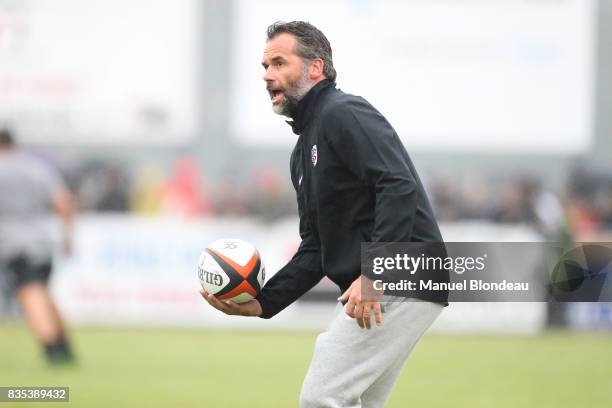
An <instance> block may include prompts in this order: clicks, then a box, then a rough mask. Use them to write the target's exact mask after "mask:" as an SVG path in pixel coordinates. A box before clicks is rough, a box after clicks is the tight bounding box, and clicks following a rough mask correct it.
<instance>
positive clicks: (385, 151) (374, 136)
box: [323, 98, 419, 242]
mask: <svg viewBox="0 0 612 408" xmlns="http://www.w3.org/2000/svg"><path fill="white" fill-rule="evenodd" d="M323 120H324V121H325V123H324V126H323V127H324V128H325V129H328V131H327V132H326V133H325V136H326V139H327V141H328V143H329V145H330V147H331V149H332V150H333V151H334V152H335V155H336V156H337V158H338V160H339V161H340V162H341V164H342V165H343V166H344V167H346V168H347V169H348V170H349V171H350V172H351V173H352V174H354V175H355V176H356V177H357V178H359V180H361V182H362V183H364V184H365V185H366V186H368V187H369V190H370V191H371V193H372V196H373V200H374V201H375V211H374V226H373V231H372V235H371V240H372V242H406V241H409V240H410V239H411V236H412V233H413V228H414V223H415V218H416V212H417V205H418V201H419V188H418V184H417V183H418V181H417V179H416V175H415V174H413V172H412V171H411V168H412V166H411V163H410V158H409V156H408V153H407V152H406V149H405V148H404V146H403V144H402V142H401V141H400V139H399V137H398V136H397V134H396V133H395V131H394V130H393V128H392V127H391V125H390V124H389V122H387V120H386V119H385V118H384V117H383V116H382V115H381V114H380V113H379V112H378V111H377V110H376V109H375V108H374V107H372V106H371V105H370V104H369V103H368V102H367V101H365V100H364V99H362V98H358V99H356V100H353V101H350V102H349V103H343V104H341V105H337V106H335V107H334V108H332V110H330V112H328V113H327V115H324V117H323Z"/></svg>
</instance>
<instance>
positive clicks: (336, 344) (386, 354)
mask: <svg viewBox="0 0 612 408" xmlns="http://www.w3.org/2000/svg"><path fill="white" fill-rule="evenodd" d="M262 65H263V67H264V69H265V74H264V77H263V79H264V80H265V82H266V85H267V90H268V93H269V96H270V98H271V101H272V108H273V110H274V111H275V112H276V113H277V114H280V115H284V116H288V117H290V118H291V119H292V121H289V122H288V123H289V124H290V125H291V127H292V129H293V132H294V133H295V134H297V135H298V139H297V143H296V146H295V148H294V150H293V153H292V155H291V179H292V182H293V186H294V188H295V190H296V193H297V201H298V210H299V215H300V236H301V238H302V242H301V244H300V246H299V249H298V251H297V253H296V254H295V256H294V257H293V258H292V259H291V261H289V263H288V264H287V265H286V266H285V267H283V268H282V269H281V270H280V271H279V272H278V273H277V274H276V275H275V276H274V277H272V278H271V279H270V281H269V282H268V283H267V284H266V285H265V286H264V288H263V289H262V291H261V293H260V294H259V295H258V296H257V298H256V299H254V300H252V301H250V302H247V303H242V304H239V305H238V304H235V303H233V302H231V301H226V302H222V301H220V300H219V299H217V298H215V297H214V296H213V295H210V294H208V293H206V292H203V293H202V295H203V297H204V298H205V299H206V300H207V301H208V302H209V303H210V304H211V305H212V306H213V307H215V308H217V309H219V310H221V311H222V312H224V313H226V314H233V315H246V316H259V317H262V318H271V317H272V316H274V315H276V314H277V313H278V312H280V311H281V310H283V309H284V308H286V307H287V306H288V305H290V304H291V303H293V302H294V301H295V300H296V299H298V298H299V297H300V296H302V295H303V294H304V293H306V292H307V291H308V290H310V289H311V288H312V287H313V286H315V285H316V284H317V283H318V282H319V281H320V280H321V279H322V278H323V277H324V276H327V277H328V278H329V279H331V280H332V281H333V282H335V283H336V284H337V285H338V286H339V288H340V290H341V292H342V295H341V296H340V297H339V298H338V300H339V301H342V302H343V303H346V304H345V307H344V311H345V313H346V314H345V313H342V312H340V313H338V315H337V317H336V319H335V320H334V322H333V323H332V324H331V326H330V328H329V329H328V330H327V331H326V332H325V333H323V334H321V335H320V336H319V338H318V339H317V344H316V348H315V353H314V356H313V361H312V363H311V366H310V369H309V372H308V374H307V376H306V379H305V381H304V385H303V388H302V395H301V406H302V407H328V408H329V407H379V406H383V405H384V402H385V401H386V399H387V397H388V395H389V393H390V391H391V389H392V387H393V384H394V383H395V380H396V379H397V377H398V375H399V374H400V372H401V368H402V366H403V364H404V362H405V361H406V359H407V358H408V355H409V353H410V351H411V350H412V349H413V347H414V346H415V345H416V343H417V342H418V340H419V339H420V337H421V335H422V334H423V333H424V332H425V331H426V330H427V328H428V327H429V326H430V325H431V323H432V322H433V321H434V320H435V318H436V317H437V316H438V315H439V313H440V311H441V310H442V305H443V304H444V303H445V302H446V298H444V297H443V296H440V297H438V298H437V297H435V296H434V298H427V299H421V300H418V299H409V300H408V301H406V299H403V300H404V302H399V301H396V302H393V301H387V302H386V303H384V304H383V305H381V301H378V299H370V298H367V299H366V298H364V296H363V295H362V291H363V290H364V288H362V283H363V282H364V279H366V278H364V277H360V270H361V267H360V262H361V257H360V251H361V242H373V243H382V242H440V241H442V238H441V235H440V231H439V229H438V226H437V223H436V221H435V219H434V216H433V213H432V210H431V207H430V205H429V202H428V199H427V196H426V194H425V192H424V189H423V187H422V185H421V182H420V181H419V178H418V176H417V173H416V170H415V168H414V166H413V165H412V162H411V161H410V158H409V157H408V154H407V153H406V150H405V149H404V147H403V145H402V143H401V141H400V139H399V137H398V136H397V134H396V133H395V131H394V130H393V128H392V127H391V125H390V124H389V123H388V122H387V121H386V119H385V118H384V117H383V116H382V115H381V114H380V113H379V112H378V111H377V110H376V109H375V108H374V107H372V106H371V105H370V104H369V103H368V102H367V101H366V100H365V99H363V98H361V97H357V96H353V95H350V94H345V93H344V92H342V91H340V90H339V89H337V88H336V86H335V79H336V71H335V70H334V67H333V61H332V51H331V46H330V44H329V42H328V40H327V38H326V37H325V36H324V34H323V33H322V32H321V31H319V30H318V29H317V28H316V27H314V26H312V25H311V24H309V23H305V22H300V21H296V22H290V23H282V22H279V23H275V24H273V25H271V26H270V27H269V28H268V41H267V45H266V49H265V51H264V57H263V62H262ZM366 282H367V281H366ZM416 297H418V296H416ZM395 300H397V299H395ZM383 313H384V316H385V317H384V320H385V324H384V325H383V324H382V323H383ZM372 315H373V316H374V322H375V325H373V324H372ZM347 316H348V317H347ZM353 319H355V322H356V323H357V324H355V323H353ZM364 328H365V329H371V330H365V331H364V330H361V329H364Z"/></svg>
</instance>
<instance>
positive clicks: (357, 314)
mask: <svg viewBox="0 0 612 408" xmlns="http://www.w3.org/2000/svg"><path fill="white" fill-rule="evenodd" d="M355 319H357V324H358V325H359V327H361V328H362V329H363V328H364V327H365V326H364V324H363V306H362V305H357V306H356V307H355Z"/></svg>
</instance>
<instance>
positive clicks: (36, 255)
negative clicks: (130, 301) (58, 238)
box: [0, 129, 74, 364]
mask: <svg viewBox="0 0 612 408" xmlns="http://www.w3.org/2000/svg"><path fill="white" fill-rule="evenodd" d="M53 212H55V213H56V214H57V215H59V217H60V218H61V220H62V221H63V226H64V242H63V248H64V251H65V253H66V254H69V253H70V252H71V250H72V224H73V214H74V207H73V200H72V195H71V194H70V192H69V190H68V189H67V187H66V186H65V184H64V183H63V181H62V179H61V177H60V176H59V175H58V174H56V173H55V172H54V171H53V170H52V169H51V168H48V167H47V166H45V165H44V164H43V163H42V162H41V161H39V160H37V159H36V158H34V157H33V156H31V155H28V154H27V153H25V152H23V151H21V150H20V149H18V148H17V146H16V145H15V141H14V138H13V135H12V133H11V132H10V131H9V130H7V129H0V270H1V271H2V273H6V274H7V275H8V276H7V280H8V281H9V283H10V285H11V287H12V288H13V289H14V292H15V296H16V298H17V302H18V303H19V305H20V306H21V308H22V310H23V312H24V314H25V317H26V319H27V321H28V324H29V326H30V328H31V329H32V331H33V333H34V336H35V337H36V339H37V340H38V341H39V342H40V343H41V344H42V345H43V347H44V350H45V353H46V357H47V360H48V361H49V362H50V363H52V364H63V363H69V362H72V361H73V355H72V352H71V349H70V345H69V343H68V340H67V338H66V331H65V327H64V323H63V321H62V318H61V316H60V313H59V311H58V309H57V306H56V304H55V302H54V301H53V299H52V297H51V294H50V292H49V289H48V281H49V277H50V275H51V271H52V252H53V231H52V229H51V226H52V225H51V224H50V222H49V221H50V216H51V215H52V213H53Z"/></svg>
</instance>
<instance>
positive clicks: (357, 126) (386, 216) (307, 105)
mask: <svg viewBox="0 0 612 408" xmlns="http://www.w3.org/2000/svg"><path fill="white" fill-rule="evenodd" d="M292 118H293V121H289V122H288V123H289V124H290V125H291V126H292V128H293V132H294V133H296V134H298V135H299V138H298V141H297V143H296V145H295V148H294V149H293V153H292V154H291V180H292V182H293V187H294V188H295V190H296V193H297V201H298V211H299V216H300V236H301V238H302V242H301V244H300V246H299V249H298V250H297V252H296V254H295V255H294V256H293V258H292V259H291V260H290V261H289V263H288V264H287V265H286V266H284V267H283V268H282V269H281V270H280V271H279V272H278V273H277V274H276V275H274V276H273V277H272V278H271V279H270V281H268V283H267V284H266V285H265V286H264V287H263V289H262V291H261V293H260V294H259V295H258V296H257V299H258V300H259V303H260V304H261V307H262V310H263V314H262V315H261V317H263V318H270V317H272V316H274V315H276V314H277V313H278V312H280V311H281V310H283V309H284V308H285V307H287V306H289V305H290V304H291V303H293V302H294V301H295V300H296V299H298V298H299V297H300V296H302V295H303V294H304V293H306V292H307V291H308V290H310V289H311V288H312V287H313V286H315V285H316V284H317V283H318V282H319V281H320V280H321V279H322V278H323V277H324V276H327V277H329V279H331V280H332V281H333V282H335V283H336V284H337V285H338V286H339V288H340V290H341V291H342V292H344V291H345V290H346V289H348V287H349V286H350V285H351V283H352V282H353V281H355V279H357V278H358V277H359V276H360V273H361V267H360V264H361V255H360V254H361V242H362V241H363V242H441V241H442V237H441V235H440V231H439V229H438V225H437V223H436V220H435V219H434V216H433V212H432V210H431V206H430V204H429V201H428V199H427V196H426V195H425V191H424V189H423V186H422V185H421V182H420V180H419V177H418V176H417V172H416V170H415V168H414V166H413V164H412V162H411V160H410V158H409V156H408V153H407V152H406V149H405V148H404V146H403V145H402V143H401V141H400V139H399V137H398V136H397V134H396V133H395V131H394V130H393V128H392V127H391V125H390V124H389V122H387V120H386V119H385V118H384V117H383V115H381V114H380V113H379V112H378V111H377V110H376V109H375V108H374V107H373V106H372V105H370V104H369V103H368V102H367V101H366V100H365V99H363V98H361V97H358V96H354V95H350V94H346V93H344V92H342V91H340V90H339V89H336V87H335V83H334V82H331V81H329V80H323V81H321V82H319V83H318V84H317V85H315V86H314V87H313V88H312V89H311V90H310V91H309V92H308V93H307V94H306V95H305V96H304V98H303V99H302V100H301V101H300V102H299V104H298V107H297V111H296V112H295V114H294V115H292ZM428 300H432V299H428ZM433 300H434V301H436V300H437V301H439V302H440V303H445V302H446V299H445V298H440V299H433Z"/></svg>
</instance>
